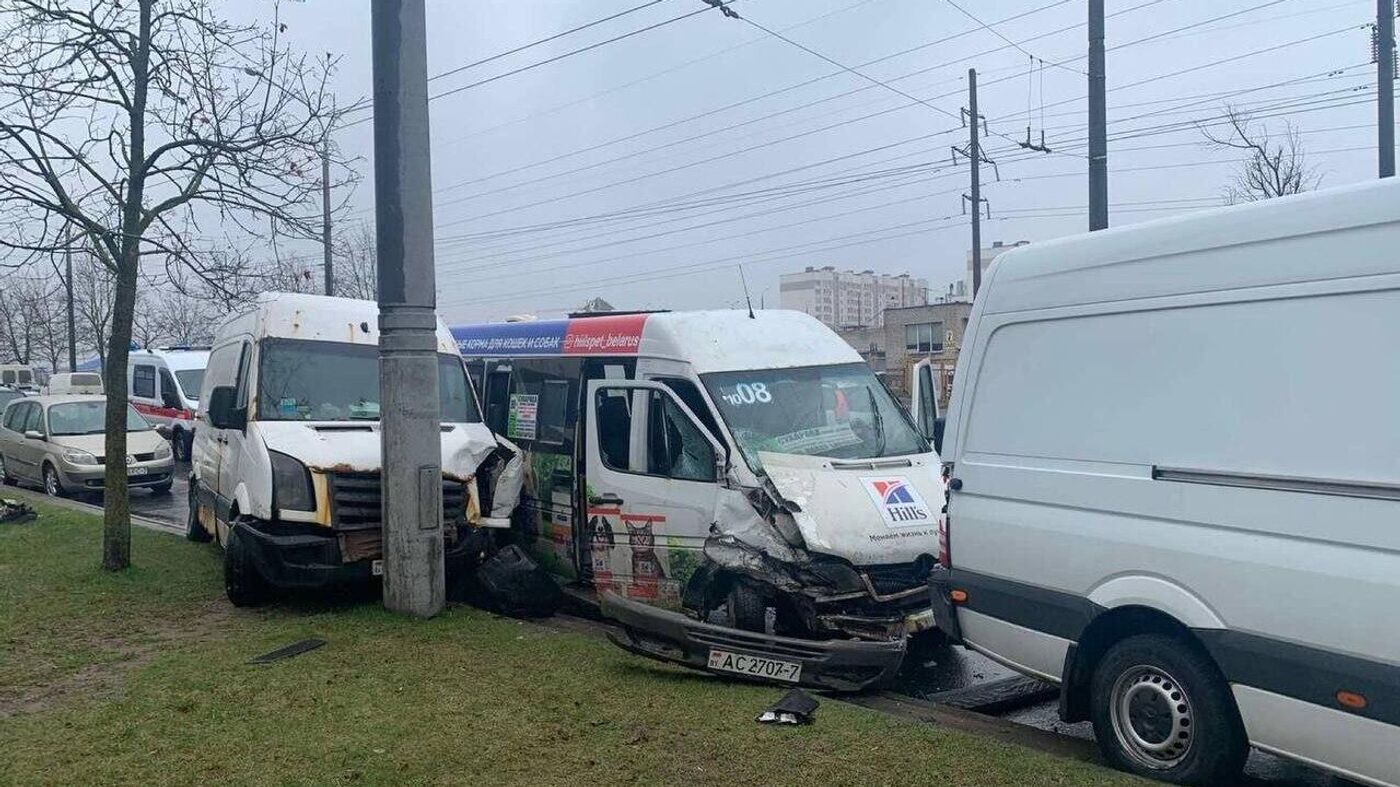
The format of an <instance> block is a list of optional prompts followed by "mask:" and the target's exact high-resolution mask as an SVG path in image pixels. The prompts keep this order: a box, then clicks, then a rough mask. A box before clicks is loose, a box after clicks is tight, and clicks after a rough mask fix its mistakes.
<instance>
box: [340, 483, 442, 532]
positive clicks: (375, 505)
mask: <svg viewBox="0 0 1400 787" xmlns="http://www.w3.org/2000/svg"><path fill="white" fill-rule="evenodd" d="M326 480H327V484H328V485H329V489H330V498H331V525H332V526H333V527H335V528H336V529H337V530H363V529H368V528H375V527H379V526H380V525H381V521H380V520H381V517H380V507H379V506H380V498H381V497H382V491H381V484H380V480H379V474H378V473H328V474H327V476H326ZM465 502H466V487H465V486H464V485H463V484H462V482H461V481H454V480H452V479H449V478H444V479H443V480H442V517H443V522H445V523H448V524H461V523H462V522H463V521H464V520H465V516H466V515H465V511H464V509H463V506H464V504H465Z"/></svg>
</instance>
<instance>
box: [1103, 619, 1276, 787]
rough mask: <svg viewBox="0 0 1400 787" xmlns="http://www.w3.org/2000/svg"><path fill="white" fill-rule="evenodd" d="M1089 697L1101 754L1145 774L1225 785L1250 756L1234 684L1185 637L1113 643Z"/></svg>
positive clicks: (1146, 636) (1150, 636)
mask: <svg viewBox="0 0 1400 787" xmlns="http://www.w3.org/2000/svg"><path fill="white" fill-rule="evenodd" d="M1091 702H1092V707H1091V713H1092V716H1093V720H1094V737H1095V738H1097V739H1098V743H1099V748H1100V749H1102V750H1103V753H1104V756H1105V757H1106V758H1107V759H1108V760H1109V761H1110V762H1111V763H1112V764H1113V765H1115V766H1116V767H1118V768H1121V769H1122V770H1125V771H1129V772H1131V773H1135V774H1138V775H1140V776H1146V777H1148V778H1152V779H1159V780H1161V781H1166V782H1171V783H1173V784H1194V785H1210V784H1221V783H1226V782H1229V781H1231V780H1233V779H1234V778H1235V777H1237V776H1238V775H1239V773H1240V771H1241V769H1242V768H1243V767H1244V761H1245V757H1246V756H1248V754H1249V744H1248V740H1247V739H1246V737H1245V733H1244V724H1243V722H1241V721H1240V715H1239V711H1238V709H1237V708H1236V707H1235V702H1234V698H1233V697H1232V696H1231V695H1230V687H1229V685H1228V684H1227V683H1226V682H1225V679H1224V677H1223V676H1222V675H1221V674H1220V670H1219V669H1218V668H1217V667H1216V666H1215V663H1214V662H1212V661H1211V660H1210V658H1209V657H1208V656H1207V655H1206V654H1205V652H1204V651H1202V650H1201V648H1199V647H1198V646H1196V645H1194V644H1193V643H1191V642H1188V641H1186V640H1184V639H1180V638H1177V637H1172V636H1167V635H1164V634H1142V635H1138V636H1134V637H1129V638H1127V639H1125V640H1122V641H1121V642H1118V643H1117V644H1115V645H1113V646H1112V647H1111V648H1109V649H1108V652H1107V653H1105V654H1104V656H1103V659H1102V660H1100V662H1099V664H1098V667H1097V668H1096V669H1095V670H1094V676H1093V682H1092V685H1091Z"/></svg>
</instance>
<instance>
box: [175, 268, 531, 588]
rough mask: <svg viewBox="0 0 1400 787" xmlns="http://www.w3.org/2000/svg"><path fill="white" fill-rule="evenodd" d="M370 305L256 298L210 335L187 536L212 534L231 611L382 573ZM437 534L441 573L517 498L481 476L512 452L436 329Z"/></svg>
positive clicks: (443, 332) (495, 473) (502, 520)
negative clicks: (288, 592)
mask: <svg viewBox="0 0 1400 787" xmlns="http://www.w3.org/2000/svg"><path fill="white" fill-rule="evenodd" d="M378 314H379V310H378V306H377V305H376V304H375V303H374V302H373V301H359V300H350V299H347V298H327V297H323V296H318V295H300V294H292V293H265V294H263V295H260V296H258V298H257V300H256V302H255V303H254V304H253V305H252V306H251V307H250V308H249V309H248V310H247V311H246V312H243V313H241V314H237V315H234V316H233V317H230V318H229V319H228V321H227V322H225V323H224V324H223V326H222V327H220V329H219V331H218V334H217V338H216V340H215V342H214V345H213V350H212V352H211V353H210V354H209V364H208V368H207V370H206V372H205V375H204V380H203V390H202V391H201V393H200V398H199V415H198V421H199V428H198V429H197V430H196V431H195V439H194V457H193V460H192V472H191V478H190V518H189V522H188V524H187V534H188V536H189V537H190V538H191V539H192V540H196V541H207V540H209V539H210V538H211V537H217V538H218V540H219V543H220V544H222V545H223V548H224V556H225V557H224V580H225V588H226V590H227V592H228V596H229V599H230V600H231V601H233V603H235V604H240V605H243V604H251V603H256V602H258V601H260V600H262V599H263V598H265V597H266V596H268V595H269V593H270V592H272V591H276V590H285V589H290V588H310V587H326V586H330V585H333V584H338V583H341V582H346V581H357V580H367V579H369V577H371V576H374V575H378V574H380V573H381V572H382V565H383V564H382V562H381V560H382V558H381V555H382V532H381V530H382V519H381V513H380V444H379V440H380V434H379V431H380V430H379V358H378V352H379V329H378ZM437 339H438V341H437V345H438V346H437V353H438V398H439V404H440V406H441V410H442V414H443V415H442V418H443V423H442V473H443V478H442V499H443V535H444V539H445V542H446V549H447V554H446V557H447V560H448V565H449V571H451V570H453V567H454V566H455V564H456V563H457V562H458V561H459V559H460V558H463V557H465V556H466V555H467V553H468V551H469V550H470V549H471V548H472V544H473V543H475V542H477V541H478V540H479V539H477V538H476V536H477V535H479V532H480V531H478V529H477V528H478V527H490V526H508V525H509V518H508V517H509V512H510V510H511V509H512V508H514V506H515V502H516V496H517V495H518V494H519V488H518V484H517V486H516V488H515V489H514V490H511V489H508V488H505V487H507V484H500V485H499V486H494V485H493V484H492V482H493V481H495V480H498V479H500V478H503V477H513V476H518V472H513V473H508V471H509V469H510V466H511V465H512V464H514V465H515V466H516V467H517V468H518V463H519V459H518V456H517V455H516V454H515V453H514V452H512V451H510V449H509V447H508V446H502V445H500V444H499V443H498V442H497V440H496V439H495V438H494V437H493V436H492V434H491V433H490V432H489V431H488V430H487V428H486V426H485V425H484V424H482V422H481V415H480V411H479V410H478V409H477V404H476V399H475V397H474V396H473V394H472V390H471V386H470V385H469V384H468V382H467V377H466V372H465V370H464V368H463V366H462V360H461V357H460V356H459V355H458V354H457V350H456V346H455V345H454V343H453V341H452V336H451V334H449V333H448V331H447V328H446V327H445V326H443V325H442V324H441V323H439V325H438V337H437Z"/></svg>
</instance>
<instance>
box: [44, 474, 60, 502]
mask: <svg viewBox="0 0 1400 787" xmlns="http://www.w3.org/2000/svg"><path fill="white" fill-rule="evenodd" d="M44 491H45V492H47V493H48V495H49V497H58V475H57V474H56V473H54V471H53V468H49V469H48V470H47V471H45V473H44Z"/></svg>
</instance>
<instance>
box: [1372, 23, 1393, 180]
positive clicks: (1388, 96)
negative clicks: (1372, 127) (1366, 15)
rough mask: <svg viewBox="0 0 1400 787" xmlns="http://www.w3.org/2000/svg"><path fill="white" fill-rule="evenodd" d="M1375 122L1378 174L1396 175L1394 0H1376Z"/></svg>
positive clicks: (1386, 176) (1387, 176)
mask: <svg viewBox="0 0 1400 787" xmlns="http://www.w3.org/2000/svg"><path fill="white" fill-rule="evenodd" d="M1376 101H1377V105H1376V125H1377V127H1378V129H1379V131H1380V159H1379V164H1380V175H1381V177H1383V178H1393V177H1395V0H1376Z"/></svg>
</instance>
